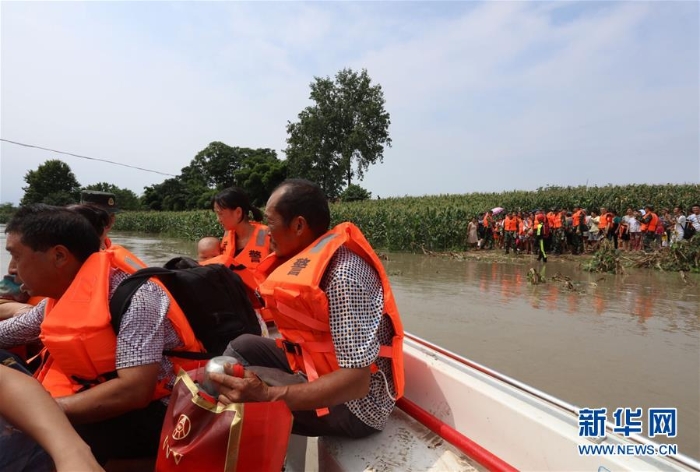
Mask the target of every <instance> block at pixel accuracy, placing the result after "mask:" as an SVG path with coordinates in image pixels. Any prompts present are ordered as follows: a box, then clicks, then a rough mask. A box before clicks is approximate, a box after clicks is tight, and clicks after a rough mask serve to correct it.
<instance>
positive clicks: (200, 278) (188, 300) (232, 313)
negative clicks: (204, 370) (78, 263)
mask: <svg viewBox="0 0 700 472" xmlns="http://www.w3.org/2000/svg"><path fill="white" fill-rule="evenodd" d="M177 259H178V260H180V259H181V258H177ZM170 262H173V261H170ZM170 262H169V263H168V264H166V266H168V267H172V266H173V265H174V264H171V263H170ZM179 267H183V265H182V264H180V265H179ZM151 277H157V278H158V279H159V280H160V281H161V282H162V283H163V285H165V287H166V288H167V289H168V291H169V292H170V294H171V295H172V296H173V298H175V301H176V302H177V304H178V305H179V306H180V308H182V311H183V312H184V313H185V316H186V317H187V320H188V321H189V322H190V326H191V327H192V330H193V331H194V334H195V336H196V337H197V339H199V340H200V341H201V342H202V344H203V345H204V348H205V349H206V350H207V352H206V353H187V352H182V351H165V352H164V354H165V355H170V356H177V357H183V358H190V359H207V358H211V357H215V356H219V355H221V354H222V353H223V352H224V349H226V346H227V345H228V343H229V342H230V341H232V340H233V339H235V338H236V337H238V336H240V335H241V334H245V333H250V334H256V335H260V334H261V328H260V324H259V323H258V318H257V316H256V315H255V311H254V310H253V306H252V305H251V303H250V300H249V298H248V296H247V293H246V289H245V287H244V284H243V281H242V280H241V278H240V277H239V276H238V274H235V273H234V272H233V271H231V270H229V269H227V268H226V267H225V266H223V265H221V264H209V265H205V266H200V265H198V264H195V266H194V267H188V268H178V269H174V270H173V269H167V268H161V267H146V268H145V269H141V270H139V271H137V272H134V273H133V274H131V275H130V276H129V277H127V278H126V279H124V280H123V281H122V282H121V283H120V284H119V286H118V287H117V289H116V290H115V292H114V295H112V298H111V300H110V301H109V312H110V314H111V316H112V327H113V328H114V332H115V333H118V332H119V326H120V324H121V320H122V316H123V315H124V312H126V310H127V309H128V308H129V305H130V304H131V297H132V296H133V295H134V293H136V291H137V290H138V289H139V287H141V285H143V284H144V283H146V281H147V280H148V279H150V278H151Z"/></svg>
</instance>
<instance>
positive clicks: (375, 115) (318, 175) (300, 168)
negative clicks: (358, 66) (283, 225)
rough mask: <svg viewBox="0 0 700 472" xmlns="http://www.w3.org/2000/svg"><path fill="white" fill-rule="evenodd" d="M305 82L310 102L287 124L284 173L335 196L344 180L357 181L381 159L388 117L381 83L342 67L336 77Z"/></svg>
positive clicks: (348, 181)
mask: <svg viewBox="0 0 700 472" xmlns="http://www.w3.org/2000/svg"><path fill="white" fill-rule="evenodd" d="M310 87H311V94H310V98H311V100H313V101H314V102H315V104H314V105H312V106H309V107H306V108H305V109H304V110H302V112H301V113H299V121H298V122H296V123H291V122H288V123H287V134H288V137H287V149H286V151H285V152H286V154H287V160H288V162H289V169H288V170H289V175H290V176H291V177H306V178H308V179H311V180H314V181H316V182H318V183H319V185H321V187H322V188H323V189H324V190H325V191H326V193H327V194H328V196H329V197H331V198H334V197H336V196H338V194H339V193H340V189H341V186H342V183H343V181H345V182H346V185H348V186H349V185H350V184H351V183H352V179H353V177H357V178H358V179H359V180H362V179H363V177H364V173H365V171H366V170H367V169H368V168H369V166H370V165H371V164H375V163H376V162H377V161H379V162H382V161H383V159H384V147H385V146H387V147H391V138H390V137H389V125H390V124H391V119H390V116H389V113H388V112H387V111H386V110H385V108H384V104H385V100H384V92H383V91H382V87H381V85H379V84H377V85H372V80H371V79H370V77H369V75H368V74H367V70H366V69H362V72H360V73H357V72H354V71H353V70H352V69H343V70H341V71H340V72H338V73H337V74H336V76H335V80H332V79H330V78H329V77H326V78H320V77H314V82H312V83H311V84H310Z"/></svg>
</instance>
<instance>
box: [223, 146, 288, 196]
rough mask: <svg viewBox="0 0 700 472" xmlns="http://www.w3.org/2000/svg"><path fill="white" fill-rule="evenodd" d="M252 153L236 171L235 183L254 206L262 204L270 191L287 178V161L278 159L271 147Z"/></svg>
mask: <svg viewBox="0 0 700 472" xmlns="http://www.w3.org/2000/svg"><path fill="white" fill-rule="evenodd" d="M260 151H266V152H261V153H257V154H256V155H252V156H251V157H248V158H247V159H246V160H244V161H243V166H242V167H241V169H240V170H238V171H236V173H235V177H236V183H237V184H238V186H239V187H241V188H243V189H244V190H245V191H246V192H247V193H248V197H250V202H251V203H252V204H253V205H255V206H259V207H260V206H264V205H265V203H267V199H268V198H270V195H271V194H272V191H273V190H274V189H275V187H277V186H278V185H279V184H281V183H282V181H283V180H284V179H286V178H287V162H286V161H280V160H279V159H278V158H277V153H275V151H273V150H271V149H264V150H260Z"/></svg>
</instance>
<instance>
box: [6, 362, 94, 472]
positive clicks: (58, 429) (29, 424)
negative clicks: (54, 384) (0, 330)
mask: <svg viewBox="0 0 700 472" xmlns="http://www.w3.org/2000/svg"><path fill="white" fill-rule="evenodd" d="M18 399H21V400H18ZM9 425H13V426H14V427H16V428H19V429H20V430H22V431H24V432H25V433H26V435H14V436H13V440H14V441H13V442H12V443H5V444H3V447H1V448H0V470H4V471H27V472H29V471H51V470H56V471H57V472H72V471H76V470H81V471H86V472H92V471H94V472H97V471H102V470H103V469H102V467H100V465H99V464H98V463H97V461H96V460H95V457H94V456H93V455H92V453H91V452H90V448H89V447H88V446H87V444H85V442H84V441H83V440H82V439H81V438H80V436H78V434H77V433H76V432H75V430H74V429H73V427H72V426H71V424H70V422H69V421H68V419H67V418H66V415H64V414H63V412H62V411H61V409H60V408H59V407H58V405H57V404H56V402H55V401H53V399H52V398H51V396H50V395H49V394H48V393H47V392H46V390H44V388H43V387H42V386H41V384H39V382H37V381H36V379H34V378H32V376H31V374H29V372H27V371H25V370H24V369H23V368H22V367H21V366H20V364H19V363H18V362H16V361H14V359H13V358H12V357H11V355H10V354H8V353H6V352H3V351H0V430H2V431H5V430H9V429H10V426H9ZM29 437H32V438H34V439H35V440H36V442H33V441H29V440H28V438H29ZM37 443H38V444H37ZM6 446H7V447H6Z"/></svg>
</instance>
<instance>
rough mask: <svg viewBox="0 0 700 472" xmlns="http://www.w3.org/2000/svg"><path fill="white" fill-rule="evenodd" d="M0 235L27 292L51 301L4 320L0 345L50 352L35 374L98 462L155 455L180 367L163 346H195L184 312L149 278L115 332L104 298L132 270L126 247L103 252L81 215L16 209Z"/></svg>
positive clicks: (34, 207) (0, 325) (41, 207)
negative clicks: (33, 344)
mask: <svg viewBox="0 0 700 472" xmlns="http://www.w3.org/2000/svg"><path fill="white" fill-rule="evenodd" d="M5 232H6V233H7V240H6V249H7V250H8V251H9V253H10V255H11V257H12V259H11V261H10V266H11V267H12V268H13V270H15V271H16V273H17V275H18V276H19V277H20V278H21V279H22V282H23V289H25V290H26V291H27V292H28V293H29V294H30V295H32V296H45V297H48V298H47V299H45V300H43V301H41V302H40V303H39V304H38V305H37V306H36V307H34V308H33V309H32V310H30V311H29V312H27V313H25V314H23V315H21V316H17V317H14V318H11V319H8V320H5V321H2V322H0V348H5V347H12V346H13V345H19V344H24V343H27V342H30V341H34V340H36V339H37V338H40V339H41V340H42V342H43V343H44V346H45V347H46V349H47V353H48V355H47V356H46V357H45V358H44V363H43V364H42V367H41V368H40V370H39V372H38V373H37V378H38V380H39V381H40V382H41V383H42V385H43V386H44V388H46V389H47V390H48V391H49V393H50V394H51V395H52V396H53V397H54V398H55V399H56V402H57V403H58V405H59V406H60V407H61V408H62V409H63V411H64V412H65V414H66V416H68V419H69V420H70V421H71V423H73V425H74V426H75V428H76V430H77V431H78V433H79V434H80V436H81V437H82V438H83V440H84V441H85V442H86V443H88V445H89V446H90V447H91V448H92V451H93V453H94V454H95V456H96V458H97V459H98V460H99V461H100V462H101V463H105V462H106V461H107V460H108V459H110V458H136V457H152V456H154V455H155V453H156V451H157V448H158V443H159V438H160V430H161V425H162V421H163V418H164V416H165V411H166V402H167V398H168V396H169V394H170V390H171V388H172V384H173V382H174V377H175V372H174V368H173V367H174V365H176V364H178V361H177V360H174V359H173V358H170V357H166V356H165V355H164V354H163V352H164V351H166V350H183V349H184V350H188V351H198V350H201V345H200V344H199V342H198V341H197V340H196V338H195V337H194V333H193V332H192V330H191V328H190V327H189V324H188V323H187V321H186V319H185V317H184V314H182V311H181V310H179V307H177V305H176V304H174V303H172V301H171V299H170V297H169V296H168V294H167V293H166V292H165V291H164V290H162V289H161V287H160V286H158V285H156V284H155V283H153V282H147V283H146V284H144V285H143V287H141V288H140V289H139V290H138V291H137V292H136V294H135V295H134V297H133V298H132V300H131V305H130V307H129V308H128V309H127V311H126V312H125V313H124V316H123V319H122V321H121V324H120V326H119V330H118V333H117V334H115V332H114V328H113V327H112V325H111V323H110V315H109V306H108V300H109V298H110V297H111V294H112V293H113V292H114V290H115V289H116V287H117V286H118V284H119V283H120V282H121V281H122V280H123V279H124V278H126V277H127V274H128V272H129V271H130V272H133V271H134V270H135V269H136V268H129V267H126V263H125V262H124V261H123V260H122V259H121V258H120V257H119V256H118V255H119V254H122V252H123V251H115V250H112V249H107V250H103V251H101V250H100V239H99V236H98V235H97V233H96V231H95V229H94V228H93V226H92V225H91V224H90V222H89V221H88V220H87V219H86V218H85V217H84V216H82V215H80V214H78V213H77V212H74V211H71V210H68V209H66V208H61V207H53V206H49V205H30V206H26V207H22V208H20V209H19V210H18V211H17V213H16V214H15V215H14V217H13V218H12V219H11V220H10V222H9V223H8V224H7V227H6V230H5ZM20 401H21V400H20ZM3 438H4V437H0V450H1V449H2V440H3Z"/></svg>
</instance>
